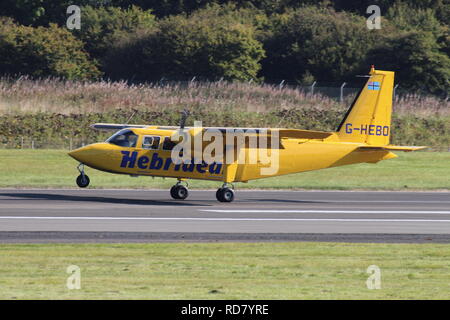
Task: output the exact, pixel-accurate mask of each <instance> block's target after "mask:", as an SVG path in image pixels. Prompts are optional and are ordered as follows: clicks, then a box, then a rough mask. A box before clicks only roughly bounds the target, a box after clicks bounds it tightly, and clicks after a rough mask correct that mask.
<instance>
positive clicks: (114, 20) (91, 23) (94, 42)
mask: <svg viewBox="0 0 450 320" xmlns="http://www.w3.org/2000/svg"><path fill="white" fill-rule="evenodd" d="M155 24H156V22H155V17H154V15H152V14H151V12H150V11H144V10H142V9H141V8H139V7H136V6H131V7H130V8H129V9H121V8H118V7H99V8H95V7H92V6H84V7H82V8H81V29H80V30H74V31H73V32H74V34H75V35H76V36H77V37H78V38H79V39H80V40H82V41H83V43H84V45H85V48H86V50H87V51H88V52H89V54H90V56H91V57H93V58H95V59H98V60H99V61H101V60H102V58H103V56H104V55H105V53H106V52H107V51H108V50H110V49H111V48H112V47H113V46H114V45H115V43H116V42H118V41H122V40H124V39H126V38H127V37H130V36H131V35H132V34H133V33H136V32H140V31H141V30H147V29H152V28H153V27H154V26H155Z"/></svg>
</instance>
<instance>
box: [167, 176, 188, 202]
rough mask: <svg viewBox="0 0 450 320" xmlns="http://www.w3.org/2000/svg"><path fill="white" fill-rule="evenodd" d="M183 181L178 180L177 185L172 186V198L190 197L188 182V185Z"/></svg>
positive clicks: (182, 198)
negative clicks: (183, 183) (184, 184)
mask: <svg viewBox="0 0 450 320" xmlns="http://www.w3.org/2000/svg"><path fill="white" fill-rule="evenodd" d="M182 182H183V181H181V180H180V181H178V182H177V184H176V185H174V186H173V187H172V188H170V195H171V196H172V198H174V199H176V200H184V199H186V198H187V197H188V195H189V191H188V188H187V187H188V185H187V183H186V186H183V185H182V184H181V183H182Z"/></svg>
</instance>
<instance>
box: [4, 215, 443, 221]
mask: <svg viewBox="0 0 450 320" xmlns="http://www.w3.org/2000/svg"><path fill="white" fill-rule="evenodd" d="M0 219H2V220H10V219H11V220H16V219H21V220H148V221H272V222H273V221H314V222H450V220H429V219H428V220H427V219H328V218H324V219H316V218H311V219H307V218H306V219H302V218H278V219H277V218H156V217H38V216H28V217H27V216H0Z"/></svg>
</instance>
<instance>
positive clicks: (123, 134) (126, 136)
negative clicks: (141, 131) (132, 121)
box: [106, 130, 138, 148]
mask: <svg viewBox="0 0 450 320" xmlns="http://www.w3.org/2000/svg"><path fill="white" fill-rule="evenodd" d="M137 139H138V136H137V135H136V134H135V133H134V132H133V131H131V130H121V131H119V132H116V133H115V134H113V135H112V136H111V137H110V138H109V139H108V140H106V142H108V143H112V144H115V145H118V146H120V147H128V148H135V147H136V142H137Z"/></svg>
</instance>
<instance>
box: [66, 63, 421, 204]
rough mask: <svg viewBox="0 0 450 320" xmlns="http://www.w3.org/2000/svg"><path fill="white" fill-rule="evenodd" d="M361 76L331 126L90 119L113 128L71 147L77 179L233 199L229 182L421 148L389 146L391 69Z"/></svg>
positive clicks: (83, 183)
mask: <svg viewBox="0 0 450 320" xmlns="http://www.w3.org/2000/svg"><path fill="white" fill-rule="evenodd" d="M367 78H368V80H367V82H366V83H365V85H364V86H363V87H362V88H361V90H360V92H359V93H358V95H357V96H356V98H355V100H354V102H353V103H352V105H351V107H350V109H349V110H348V112H347V114H346V115H345V117H344V119H343V120H342V122H341V123H340V125H339V127H338V128H337V130H336V132H322V131H312V130H299V129H279V128H277V129H261V128H220V127H198V126H194V127H184V122H185V120H186V116H187V114H186V113H185V114H184V116H185V117H183V118H182V120H181V124H180V126H179V127H175V126H173V127H168V126H158V125H130V124H103V123H97V124H93V125H92V126H91V127H93V128H94V129H99V130H114V131H116V130H119V131H117V132H116V133H114V134H113V135H112V136H111V137H110V138H109V139H107V140H106V141H105V142H101V143H94V144H90V145H87V146H84V147H82V148H79V149H76V150H73V151H71V152H69V155H70V156H71V157H72V158H74V159H76V160H77V161H79V162H80V164H79V166H78V170H79V172H80V175H79V176H78V177H77V179H76V182H77V185H78V186H79V187H81V188H85V187H87V186H88V185H89V177H88V176H87V175H86V173H85V172H84V165H87V166H89V167H91V168H94V169H97V170H101V171H106V172H110V173H118V174H126V175H130V176H156V177H170V178H176V179H178V182H177V183H176V184H175V185H174V186H173V187H172V188H171V190H170V194H171V196H172V198H174V199H179V200H182V199H186V198H187V196H188V189H187V183H186V180H187V179H203V180H214V181H218V182H222V183H223V185H222V187H221V188H219V189H218V190H217V192H216V198H217V200H218V201H220V202H231V201H233V199H234V191H233V189H234V188H233V183H234V182H248V181H249V180H254V179H260V178H267V177H273V176H279V175H285V174H291V173H298V172H304V171H311V170H318V169H324V168H330V167H337V166H343V165H349V164H355V163H363V162H366V163H377V162H379V161H381V160H387V159H392V158H396V157H397V156H396V155H395V154H394V153H392V151H415V150H419V149H423V148H426V147H415V146H394V145H390V144H389V138H390V134H391V112H392V93H393V85H394V72H390V71H380V70H375V68H374V67H373V66H372V68H371V70H370V73H369V75H368V76H367ZM236 141H238V143H236Z"/></svg>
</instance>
